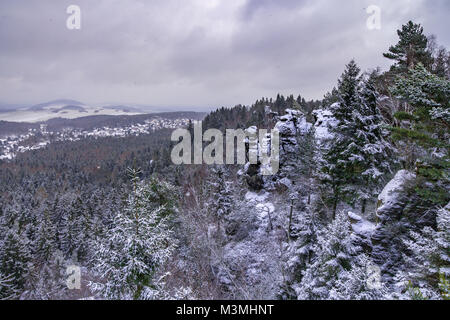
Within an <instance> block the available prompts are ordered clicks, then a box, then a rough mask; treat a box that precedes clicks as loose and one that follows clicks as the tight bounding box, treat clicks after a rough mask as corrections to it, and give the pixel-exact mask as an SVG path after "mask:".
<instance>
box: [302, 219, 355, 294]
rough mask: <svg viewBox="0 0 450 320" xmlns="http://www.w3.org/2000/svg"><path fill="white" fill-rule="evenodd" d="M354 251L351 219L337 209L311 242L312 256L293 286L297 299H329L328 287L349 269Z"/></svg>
mask: <svg viewBox="0 0 450 320" xmlns="http://www.w3.org/2000/svg"><path fill="white" fill-rule="evenodd" d="M357 251H358V248H357V247H356V246H355V244H354V243H353V239H352V237H351V232H350V221H349V220H348V217H347V215H346V214H345V213H344V212H338V214H337V215H336V219H335V220H333V222H332V223H331V224H329V225H328V226H326V227H325V228H324V229H323V230H320V231H319V232H318V234H317V243H316V244H315V245H314V246H313V252H314V253H315V258H314V259H313V260H312V263H311V264H309V266H308V267H307V268H306V270H305V271H304V273H303V278H302V281H301V282H300V284H299V285H298V286H297V287H296V288H295V291H296V293H297V297H298V299H302V300H324V299H325V300H326V299H330V298H331V297H330V291H331V289H332V288H334V287H335V286H336V285H337V284H336V282H337V281H338V280H339V278H340V276H341V273H342V272H344V271H345V272H349V271H351V268H352V260H353V259H354V257H353V255H354V254H355V253H356V252H357Z"/></svg>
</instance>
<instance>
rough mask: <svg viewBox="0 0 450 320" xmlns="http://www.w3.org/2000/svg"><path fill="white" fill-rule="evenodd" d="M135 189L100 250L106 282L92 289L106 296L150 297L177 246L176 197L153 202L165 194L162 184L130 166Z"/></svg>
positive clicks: (99, 262)
mask: <svg viewBox="0 0 450 320" xmlns="http://www.w3.org/2000/svg"><path fill="white" fill-rule="evenodd" d="M130 175H131V177H132V180H131V182H132V185H133V190H132V192H131V194H130V195H129V197H128V200H127V204H126V207H125V208H124V210H123V211H120V212H118V213H117V215H116V216H115V219H114V226H113V228H112V229H111V231H110V232H109V233H108V234H106V237H107V238H106V239H105V241H104V242H103V243H100V244H99V248H98V250H97V253H98V254H97V255H98V257H97V266H96V270H97V271H98V273H99V275H100V276H101V277H102V278H103V279H105V281H106V283H93V284H92V289H93V290H94V291H95V292H97V293H98V294H99V295H100V297H102V298H107V299H151V298H153V297H155V295H156V294H157V292H155V290H156V288H157V278H155V277H156V273H157V272H158V271H159V268H160V266H161V265H162V264H163V263H164V262H165V261H167V259H169V257H170V256H171V254H172V253H173V251H174V248H175V243H176V242H175V240H174V234H173V231H172V230H171V229H170V228H169V218H170V217H169V215H171V214H173V213H174V212H175V207H174V206H173V204H174V202H173V201H168V202H166V203H154V202H153V201H152V198H153V197H154V196H155V195H156V194H159V195H160V196H162V197H166V198H171V197H173V194H168V195H163V194H161V193H160V190H164V189H165V187H166V186H163V187H162V188H160V184H158V182H157V181H156V180H152V182H151V183H150V184H145V183H144V182H141V181H139V178H138V172H137V171H136V170H130Z"/></svg>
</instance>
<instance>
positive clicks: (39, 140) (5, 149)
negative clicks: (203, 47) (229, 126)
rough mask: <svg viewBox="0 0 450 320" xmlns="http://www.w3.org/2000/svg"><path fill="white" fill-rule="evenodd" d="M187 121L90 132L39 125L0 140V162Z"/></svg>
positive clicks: (148, 122) (158, 120) (157, 120)
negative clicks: (55, 145) (51, 146)
mask: <svg viewBox="0 0 450 320" xmlns="http://www.w3.org/2000/svg"><path fill="white" fill-rule="evenodd" d="M188 123H189V119H183V118H181V119H164V118H155V119H149V120H146V121H145V122H144V123H136V124H132V125H130V126H126V127H117V128H111V127H107V126H106V127H101V128H95V129H94V130H92V131H88V130H79V129H71V128H65V129H63V130H62V131H58V132H53V131H48V130H47V125H45V124H41V126H40V128H39V129H29V130H28V133H26V134H21V135H17V134H16V135H10V136H6V137H2V138H0V160H12V159H14V158H15V157H16V155H17V154H18V153H23V152H26V151H30V150H37V149H41V148H45V146H47V145H48V144H50V143H52V142H57V141H78V140H81V139H84V138H89V137H94V138H104V137H118V138H119V137H126V136H131V135H135V136H139V135H143V134H150V133H152V132H154V131H155V130H159V129H164V128H166V129H177V128H181V127H184V126H187V125H188Z"/></svg>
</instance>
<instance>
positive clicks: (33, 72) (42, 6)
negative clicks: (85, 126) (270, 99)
mask: <svg viewBox="0 0 450 320" xmlns="http://www.w3.org/2000/svg"><path fill="white" fill-rule="evenodd" d="M69 4H78V5H79V6H80V7H81V10H82V29H81V30H79V31H69V30H67V29H66V28H65V21H66V19H67V14H66V13H65V10H66V8H67V6H68V5H69ZM370 4H376V5H379V6H380V7H381V8H382V30H381V31H369V30H367V28H366V26H365V23H366V19H367V17H368V15H367V14H366V12H365V8H366V7H367V6H368V5H370ZM448 9H449V2H448V1H445V0H436V1H425V0H417V1H414V2H412V1H408V0H398V1H388V0H367V1H366V0H364V1H361V0H347V1H344V2H343V1H337V0H336V1H331V0H330V1H327V0H314V1H312V0H297V1H295V0H283V1H280V0H278V1H275V0H247V1H246V0H235V1H219V0H211V1H201V0H190V1H182V0H169V1H162V0H158V1H138V0H129V1H120V0H98V1H89V0H71V1H66V0H61V1H51V0H42V1H37V0H29V1H21V0H15V1H14V0H3V1H1V2H0V44H1V45H0V101H2V102H4V103H11V104H12V103H37V102H41V101H45V100H51V99H54V98H60V97H65V98H74V99H77V100H82V101H85V102H87V103H94V104H99V103H138V104H146V105H158V106H168V107H169V106H170V107H177V106H181V105H184V106H196V107H199V108H203V109H207V108H213V107H218V106H221V105H225V106H232V105H234V104H237V103H247V104H248V103H251V102H252V101H253V100H255V99H256V98H259V97H261V96H274V95H276V94H277V93H278V92H281V93H285V94H288V93H294V94H297V93H300V94H302V95H304V96H306V98H320V97H321V96H322V95H323V94H324V93H325V92H326V91H328V90H330V89H331V88H332V87H333V86H334V85H335V83H336V79H337V77H338V76H339V74H340V73H341V72H342V70H343V68H344V65H345V63H347V62H348V61H349V60H350V59H352V58H355V59H356V60H357V61H358V63H359V64H360V65H361V66H362V68H364V69H365V68H373V67H376V66H381V67H383V68H387V67H388V63H389V62H388V61H386V60H385V59H384V58H383V57H382V52H384V51H385V50H386V49H387V48H388V46H389V45H390V44H392V43H394V42H395V41H396V29H397V28H399V27H400V26H401V25H402V24H403V23H405V22H406V21H408V20H409V19H412V20H414V21H418V22H421V23H423V24H424V27H425V30H426V32H427V33H434V34H436V35H437V37H438V42H439V43H441V44H443V45H445V46H447V47H448V46H449V44H450V39H449V34H448V31H447V29H448V27H449V22H448V21H447V13H448Z"/></svg>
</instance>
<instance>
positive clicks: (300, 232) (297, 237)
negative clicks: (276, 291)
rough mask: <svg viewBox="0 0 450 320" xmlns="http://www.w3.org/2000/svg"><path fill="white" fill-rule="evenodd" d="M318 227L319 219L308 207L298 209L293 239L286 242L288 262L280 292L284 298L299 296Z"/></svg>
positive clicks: (293, 228) (311, 255)
mask: <svg viewBox="0 0 450 320" xmlns="http://www.w3.org/2000/svg"><path fill="white" fill-rule="evenodd" d="M317 229H318V226H317V221H315V219H314V214H313V213H312V212H311V211H310V210H309V209H308V208H303V210H302V211H296V213H295V215H294V222H293V223H292V227H291V230H290V237H291V239H292V241H290V242H289V243H288V244H286V250H285V253H284V255H285V259H286V263H285V266H284V272H285V275H284V276H285V280H284V282H283V284H282V288H281V292H280V296H281V298H282V299H292V298H295V299H296V298H297V291H298V290H299V286H300V283H301V281H302V278H303V272H304V271H305V269H306V267H307V266H308V265H309V264H310V263H311V262H312V259H313V255H314V244H315V242H316V239H317V237H316V232H317Z"/></svg>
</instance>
